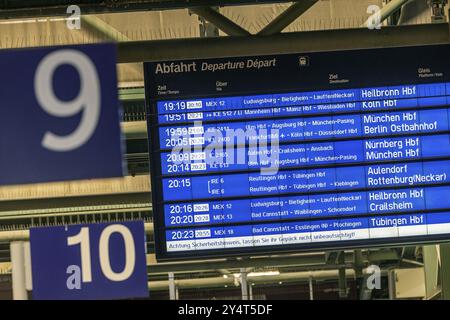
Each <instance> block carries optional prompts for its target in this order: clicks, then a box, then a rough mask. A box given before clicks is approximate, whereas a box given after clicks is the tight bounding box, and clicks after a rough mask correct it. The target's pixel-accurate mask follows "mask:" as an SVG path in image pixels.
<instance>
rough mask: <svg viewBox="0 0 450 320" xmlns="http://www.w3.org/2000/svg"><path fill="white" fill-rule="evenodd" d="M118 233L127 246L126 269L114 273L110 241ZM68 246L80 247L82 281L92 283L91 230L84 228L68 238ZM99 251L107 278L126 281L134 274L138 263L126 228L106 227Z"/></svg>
mask: <svg viewBox="0 0 450 320" xmlns="http://www.w3.org/2000/svg"><path fill="white" fill-rule="evenodd" d="M116 232H117V233H119V234H120V235H121V236H122V238H123V241H124V244H125V267H124V269H123V270H122V271H121V272H114V270H112V268H111V261H110V259H109V239H110V237H111V235H112V234H113V233H116ZM67 244H68V245H69V246H73V245H78V244H79V245H80V250H81V274H82V281H83V282H85V283H87V282H92V268H91V265H92V260H91V246H90V237H89V228H88V227H83V228H81V230H80V232H79V233H78V234H76V235H74V236H72V237H68V238H67ZM98 249H99V250H98V252H99V255H100V267H101V269H102V272H103V275H104V276H105V277H106V278H108V279H109V280H111V281H125V280H127V279H128V278H129V277H130V276H131V275H132V274H133V272H134V267H135V261H136V255H135V246H134V239H133V235H132V234H131V232H130V230H129V229H128V228H127V227H126V226H123V225H120V224H113V225H110V226H108V227H106V228H105V229H104V230H103V231H102V233H101V235H100V241H99V248H98Z"/></svg>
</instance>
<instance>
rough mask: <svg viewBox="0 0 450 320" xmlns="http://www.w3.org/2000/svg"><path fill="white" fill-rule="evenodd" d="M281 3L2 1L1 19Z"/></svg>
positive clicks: (233, 0) (245, 0)
mask: <svg viewBox="0 0 450 320" xmlns="http://www.w3.org/2000/svg"><path fill="white" fill-rule="evenodd" d="M279 2H287V1H279V0H229V1H220V0H215V1H208V0H140V1H137V0H134V1H130V0H106V1H98V0H54V1H51V0H29V1H14V0H3V1H0V19H12V18H32V17H53V16H67V12H66V10H67V7H68V6H69V5H78V6H79V7H80V8H81V12H82V14H101V13H118V12H137V11H160V10H170V9H183V8H192V7H198V6H235V5H244V4H263V3H279Z"/></svg>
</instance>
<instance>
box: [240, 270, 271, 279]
mask: <svg viewBox="0 0 450 320" xmlns="http://www.w3.org/2000/svg"><path fill="white" fill-rule="evenodd" d="M233 275H234V277H235V278H239V277H240V276H241V274H240V273H233ZM278 275H280V271H260V272H249V273H247V278H250V277H267V276H278Z"/></svg>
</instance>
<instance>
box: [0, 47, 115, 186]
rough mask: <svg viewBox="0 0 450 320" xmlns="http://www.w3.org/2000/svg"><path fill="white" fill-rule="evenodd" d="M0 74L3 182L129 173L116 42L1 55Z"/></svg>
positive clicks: (0, 169) (0, 176) (0, 180)
mask: <svg viewBox="0 0 450 320" xmlns="http://www.w3.org/2000/svg"><path fill="white" fill-rule="evenodd" d="M0 69H1V70H2V72H1V73H0V110H1V112H2V117H0V154H1V155H2V156H1V157H0V185H8V184H22V183H36V182H48V181H65V180H73V179H89V178H107V177H118V176H122V175H123V174H124V172H123V162H122V141H121V133H120V122H119V113H120V109H119V102H118V97H117V95H118V90H117V77H116V48H115V46H114V45H113V44H101V45H86V46H70V47H66V46H64V47H51V48H39V49H22V50H4V51H0ZM2 137H8V139H5V138H2Z"/></svg>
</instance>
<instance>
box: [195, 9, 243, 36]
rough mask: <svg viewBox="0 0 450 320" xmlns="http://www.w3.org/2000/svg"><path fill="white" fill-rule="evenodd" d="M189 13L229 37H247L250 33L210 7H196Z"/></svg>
mask: <svg viewBox="0 0 450 320" xmlns="http://www.w3.org/2000/svg"><path fill="white" fill-rule="evenodd" d="M189 11H190V12H192V13H194V14H196V15H198V16H200V17H202V18H203V19H205V20H206V21H208V22H210V23H212V24H213V25H215V26H216V27H217V28H219V29H220V30H222V31H223V32H225V33H226V34H227V35H229V36H249V35H250V32H248V31H247V30H245V29H244V28H242V27H241V26H239V25H238V24H237V23H235V22H233V21H231V20H230V19H228V18H227V17H225V16H224V15H222V14H221V13H220V12H218V11H217V10H214V9H213V8H211V7H197V8H192V9H190V10H189Z"/></svg>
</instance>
